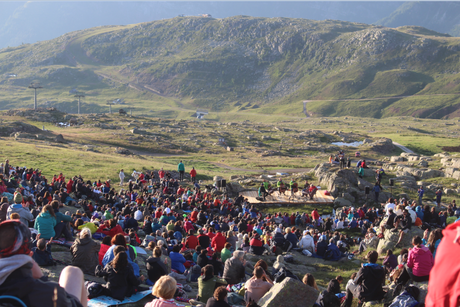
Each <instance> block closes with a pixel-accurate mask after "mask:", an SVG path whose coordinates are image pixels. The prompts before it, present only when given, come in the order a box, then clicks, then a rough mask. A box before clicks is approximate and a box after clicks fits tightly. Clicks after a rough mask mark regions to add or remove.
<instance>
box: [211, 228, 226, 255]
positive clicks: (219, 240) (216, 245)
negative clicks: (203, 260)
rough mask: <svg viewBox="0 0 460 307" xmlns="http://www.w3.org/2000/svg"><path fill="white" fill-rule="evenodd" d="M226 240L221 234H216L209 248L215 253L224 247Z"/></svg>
mask: <svg viewBox="0 0 460 307" xmlns="http://www.w3.org/2000/svg"><path fill="white" fill-rule="evenodd" d="M226 242H227V239H225V237H224V236H223V235H222V233H220V232H218V233H217V235H216V236H215V237H214V238H213V239H212V241H211V247H212V248H213V249H214V251H215V252H219V253H220V251H221V250H222V249H223V248H224V247H225V243H226Z"/></svg>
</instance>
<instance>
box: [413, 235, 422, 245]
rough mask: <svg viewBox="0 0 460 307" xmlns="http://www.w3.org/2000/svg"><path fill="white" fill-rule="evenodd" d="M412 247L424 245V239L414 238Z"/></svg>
mask: <svg viewBox="0 0 460 307" xmlns="http://www.w3.org/2000/svg"><path fill="white" fill-rule="evenodd" d="M412 245H414V246H420V245H422V238H420V236H415V237H413V238H412Z"/></svg>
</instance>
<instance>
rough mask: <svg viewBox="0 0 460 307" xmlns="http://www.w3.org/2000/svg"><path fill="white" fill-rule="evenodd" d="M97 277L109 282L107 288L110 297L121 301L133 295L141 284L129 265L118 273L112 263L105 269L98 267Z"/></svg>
mask: <svg viewBox="0 0 460 307" xmlns="http://www.w3.org/2000/svg"><path fill="white" fill-rule="evenodd" d="M96 276H99V277H104V279H106V280H107V284H106V285H105V287H106V288H107V289H108V290H109V291H110V296H111V297H113V298H115V299H117V300H120V301H122V300H124V298H125V296H131V295H133V294H134V290H135V287H137V286H139V284H140V280H139V279H137V278H136V276H134V271H133V267H132V266H131V265H130V264H129V263H128V266H127V267H126V268H124V269H123V270H118V271H117V270H115V269H114V268H113V267H112V262H110V263H107V265H106V266H105V267H104V268H102V266H100V265H98V266H97V267H96Z"/></svg>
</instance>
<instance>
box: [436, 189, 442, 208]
mask: <svg viewBox="0 0 460 307" xmlns="http://www.w3.org/2000/svg"><path fill="white" fill-rule="evenodd" d="M441 197H442V189H441V188H439V189H438V190H437V191H436V205H437V206H438V208H439V207H441Z"/></svg>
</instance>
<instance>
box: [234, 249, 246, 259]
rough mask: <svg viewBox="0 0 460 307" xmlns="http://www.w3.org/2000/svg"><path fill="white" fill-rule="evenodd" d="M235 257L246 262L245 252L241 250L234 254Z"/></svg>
mask: <svg viewBox="0 0 460 307" xmlns="http://www.w3.org/2000/svg"><path fill="white" fill-rule="evenodd" d="M233 257H235V258H236V259H239V260H240V261H243V260H244V252H243V251H241V250H236V251H234V252H233Z"/></svg>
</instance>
